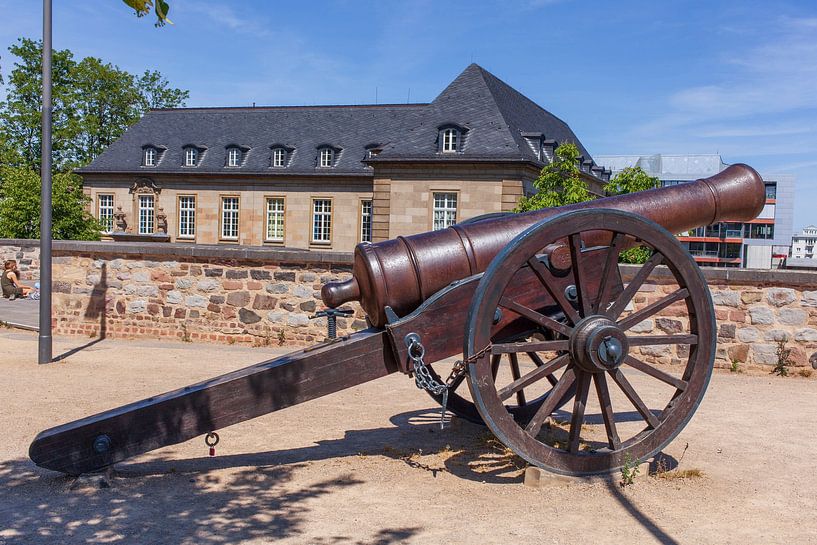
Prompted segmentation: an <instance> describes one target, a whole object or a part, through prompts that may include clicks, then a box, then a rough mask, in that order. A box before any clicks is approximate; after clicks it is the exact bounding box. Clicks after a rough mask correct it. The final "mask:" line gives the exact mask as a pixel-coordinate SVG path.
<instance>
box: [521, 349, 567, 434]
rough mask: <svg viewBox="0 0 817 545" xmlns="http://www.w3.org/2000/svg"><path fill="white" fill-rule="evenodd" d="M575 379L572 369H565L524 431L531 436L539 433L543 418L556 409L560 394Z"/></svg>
mask: <svg viewBox="0 0 817 545" xmlns="http://www.w3.org/2000/svg"><path fill="white" fill-rule="evenodd" d="M560 357H561V356H560ZM575 381H576V375H575V373H574V372H573V369H567V370H566V371H565V372H564V373H563V374H562V378H560V379H559V382H557V383H556V386H554V387H553V389H552V390H551V391H550V394H548V397H547V399H545V401H544V403H542V406H541V407H539V410H537V411H536V414H534V415H533V418H531V419H530V422H528V425H527V426H526V427H525V431H526V432H527V433H528V434H530V435H531V437H536V436H537V435H538V434H539V430H541V429H542V424H544V423H545V419H546V418H547V417H548V416H550V413H552V412H553V411H554V410H555V409H556V406H557V405H558V404H559V401H561V399H562V396H564V395H565V394H566V393H567V391H568V390H569V389H570V387H571V386H573V383H574V382H575Z"/></svg>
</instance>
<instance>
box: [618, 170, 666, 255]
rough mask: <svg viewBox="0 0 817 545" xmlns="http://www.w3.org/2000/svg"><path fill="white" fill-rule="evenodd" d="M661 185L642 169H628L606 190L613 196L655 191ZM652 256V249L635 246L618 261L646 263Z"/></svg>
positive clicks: (626, 251)
mask: <svg viewBox="0 0 817 545" xmlns="http://www.w3.org/2000/svg"><path fill="white" fill-rule="evenodd" d="M659 185H660V182H659V181H658V178H655V177H654V176H650V175H649V174H647V173H646V172H644V170H643V169H642V168H641V167H627V168H625V169H623V170H622V171H621V172H619V173H618V174H617V175H616V176H615V177H614V178H613V179H612V180H610V181H609V182H608V183H607V185H605V186H604V190H605V191H607V193H609V194H611V195H623V194H625V193H635V192H637V191H646V190H647V189H655V188H656V187H658V186H659ZM650 256H652V250H651V249H650V248H648V247H646V246H635V247H633V248H629V249H627V250H624V251H623V252H621V254H620V255H619V259H618V260H619V261H620V262H621V263H646V262H647V260H648V259H649V258H650Z"/></svg>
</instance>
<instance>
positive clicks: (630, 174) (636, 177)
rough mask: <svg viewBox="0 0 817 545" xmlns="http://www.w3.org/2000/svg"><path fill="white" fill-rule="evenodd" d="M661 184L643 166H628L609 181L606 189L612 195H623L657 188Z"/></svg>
mask: <svg viewBox="0 0 817 545" xmlns="http://www.w3.org/2000/svg"><path fill="white" fill-rule="evenodd" d="M659 185H660V182H659V181H658V178H656V177H654V176H650V175H649V174H647V173H646V172H644V170H643V169H642V168H641V167H627V168H625V169H623V170H622V171H621V172H619V173H618V174H616V176H615V177H614V178H613V179H612V180H610V181H609V182H607V185H605V186H604V190H605V191H606V192H607V193H608V194H610V195H623V194H625V193H635V192H636V191H646V190H647V189H655V188H656V187H658V186H659Z"/></svg>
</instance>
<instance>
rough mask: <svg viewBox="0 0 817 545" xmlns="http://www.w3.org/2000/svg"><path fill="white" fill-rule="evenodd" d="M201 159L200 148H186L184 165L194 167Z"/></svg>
mask: <svg viewBox="0 0 817 545" xmlns="http://www.w3.org/2000/svg"><path fill="white" fill-rule="evenodd" d="M198 160H199V150H197V149H196V148H187V149H185V150H184V166H186V167H194V166H196V162H197V161H198Z"/></svg>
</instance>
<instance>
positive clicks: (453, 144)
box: [443, 128, 460, 153]
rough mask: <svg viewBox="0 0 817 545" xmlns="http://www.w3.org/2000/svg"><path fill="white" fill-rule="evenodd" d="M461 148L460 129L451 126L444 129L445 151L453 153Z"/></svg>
mask: <svg viewBox="0 0 817 545" xmlns="http://www.w3.org/2000/svg"><path fill="white" fill-rule="evenodd" d="M459 148H460V131H458V130H457V129H453V128H449V129H443V152H445V153H453V152H456V151H459Z"/></svg>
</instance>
